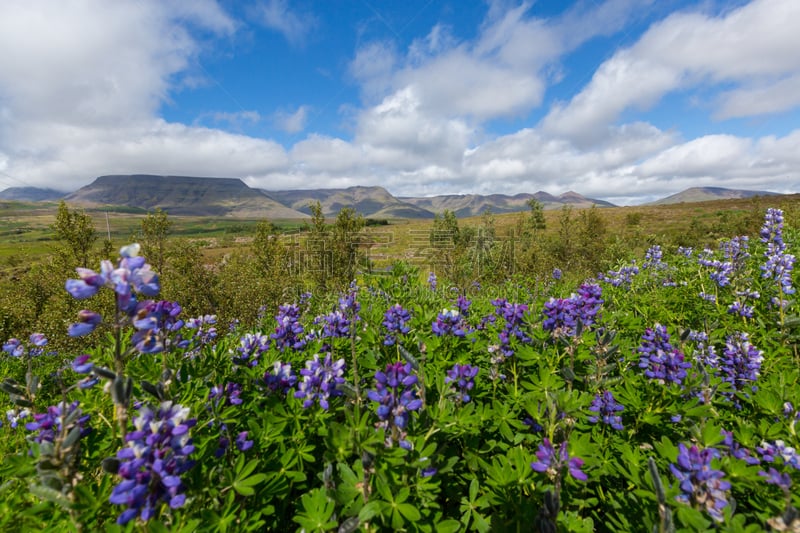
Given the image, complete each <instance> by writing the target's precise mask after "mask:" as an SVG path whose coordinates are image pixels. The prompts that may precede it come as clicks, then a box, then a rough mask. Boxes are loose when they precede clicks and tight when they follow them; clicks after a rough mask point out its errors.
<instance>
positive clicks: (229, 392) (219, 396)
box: [208, 381, 242, 407]
mask: <svg viewBox="0 0 800 533" xmlns="http://www.w3.org/2000/svg"><path fill="white" fill-rule="evenodd" d="M241 394H242V386H241V385H239V384H238V383H234V382H232V381H229V382H227V383H226V384H225V386H224V387H223V386H220V385H214V386H213V387H211V391H210V392H209V393H208V399H209V400H214V405H215V406H216V407H219V406H220V405H221V406H222V407H226V406H229V405H241V404H242V399H241V398H239V396H241Z"/></svg>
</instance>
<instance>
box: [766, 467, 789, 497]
mask: <svg viewBox="0 0 800 533" xmlns="http://www.w3.org/2000/svg"><path fill="white" fill-rule="evenodd" d="M758 475H759V476H761V477H764V478H766V479H765V481H766V482H767V483H768V484H770V485H776V486H778V487H780V488H781V489H782V490H784V491H785V492H787V493H789V491H790V490H791V488H792V478H791V477H790V476H789V474H787V473H785V472H778V471H777V470H775V468H774V467H772V466H771V467H769V471H767V472H764V471H763V470H761V471H759V472H758Z"/></svg>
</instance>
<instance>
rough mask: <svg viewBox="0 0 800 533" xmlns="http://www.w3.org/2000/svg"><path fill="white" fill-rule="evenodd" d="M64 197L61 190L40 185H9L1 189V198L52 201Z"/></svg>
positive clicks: (23, 200) (21, 200)
mask: <svg viewBox="0 0 800 533" xmlns="http://www.w3.org/2000/svg"><path fill="white" fill-rule="evenodd" d="M63 197H64V193H63V192H61V191H57V190H55V189H40V188H39V187H9V188H8V189H4V190H2V191H0V200H12V201H17V202H50V201H53V200H58V199H59V198H63Z"/></svg>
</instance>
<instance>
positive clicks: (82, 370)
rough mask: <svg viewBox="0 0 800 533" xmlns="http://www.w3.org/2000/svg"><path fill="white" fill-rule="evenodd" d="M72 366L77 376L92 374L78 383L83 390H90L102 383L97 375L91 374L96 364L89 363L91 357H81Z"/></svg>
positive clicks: (85, 355)
mask: <svg viewBox="0 0 800 533" xmlns="http://www.w3.org/2000/svg"><path fill="white" fill-rule="evenodd" d="M70 366H71V367H72V370H73V371H74V372H75V373H76V374H90V375H88V376H86V377H85V378H83V379H81V380H80V381H79V382H78V387H80V388H81V389H90V388H92V387H94V386H95V385H97V383H98V382H99V381H100V379H99V378H98V377H97V376H96V375H92V374H91V372H92V369H94V363H92V362H91V361H89V355H87V354H84V355H79V356H78V357H76V358H75V359H74V360H73V361H72V364H71V365H70Z"/></svg>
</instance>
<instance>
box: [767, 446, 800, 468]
mask: <svg viewBox="0 0 800 533" xmlns="http://www.w3.org/2000/svg"><path fill="white" fill-rule="evenodd" d="M756 451H757V452H758V453H759V454H760V455H761V459H762V460H763V461H766V462H768V463H774V462H775V461H776V459H778V458H780V459H781V460H783V464H784V465H789V466H791V467H792V468H794V469H795V470H800V455H798V454H797V452H796V451H795V449H794V448H792V447H791V446H786V444H785V443H784V442H783V441H782V440H776V441H774V442H767V441H763V442H762V443H761V446H756Z"/></svg>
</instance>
